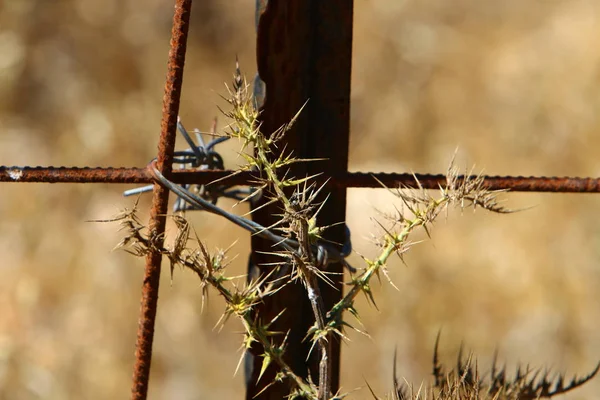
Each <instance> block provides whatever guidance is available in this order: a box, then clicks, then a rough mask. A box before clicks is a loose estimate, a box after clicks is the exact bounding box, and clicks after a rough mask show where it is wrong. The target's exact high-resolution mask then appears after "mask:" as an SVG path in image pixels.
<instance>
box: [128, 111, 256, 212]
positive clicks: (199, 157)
mask: <svg viewBox="0 0 600 400" xmlns="http://www.w3.org/2000/svg"><path fill="white" fill-rule="evenodd" d="M215 130H216V121H215V123H214V125H213V129H212V131H211V135H213V136H216V135H215V133H214V131H215ZM177 131H178V132H179V133H180V134H181V135H182V136H183V138H184V139H185V141H186V142H187V144H188V145H189V146H190V147H189V148H188V149H186V150H183V151H176V152H174V157H173V165H174V166H176V167H177V168H176V169H179V170H186V169H187V170H189V169H192V170H199V171H207V170H212V171H215V170H219V171H222V170H224V169H225V165H224V163H223V157H221V155H220V154H219V153H218V152H217V151H216V150H215V147H216V146H217V145H218V144H220V143H223V142H225V141H227V140H229V139H230V138H229V136H216V137H215V138H214V139H212V140H211V141H210V142H209V143H208V144H206V143H205V141H204V139H203V137H202V133H201V132H200V131H199V130H198V129H195V130H194V133H195V135H196V139H197V141H198V143H199V144H196V143H195V142H194V140H193V139H192V138H191V136H190V134H189V132H188V131H187V130H186V129H185V127H184V126H183V123H182V122H181V119H180V118H178V119H177ZM153 161H156V159H154V160H153ZM183 187H184V188H185V189H186V190H188V191H190V192H194V193H197V194H198V195H199V196H200V197H201V198H203V199H205V200H208V201H210V202H211V203H212V204H213V205H214V204H217V200H218V199H219V197H227V198H231V199H234V200H238V201H243V200H245V199H246V198H249V197H254V198H257V196H251V195H252V194H253V193H254V194H257V192H256V190H254V189H253V188H247V189H236V188H233V189H232V188H231V187H228V186H226V185H197V184H189V183H187V184H184V185H183ZM152 188H153V185H146V186H142V187H139V188H135V189H130V190H126V191H125V192H123V195H124V196H133V195H139V194H142V193H146V192H151V191H152ZM196 207H197V206H196ZM198 209H199V210H202V209H204V208H202V207H200V208H195V206H194V205H193V204H191V203H188V202H186V201H184V199H183V198H181V197H177V200H176V201H175V204H174V206H173V212H178V211H190V210H198Z"/></svg>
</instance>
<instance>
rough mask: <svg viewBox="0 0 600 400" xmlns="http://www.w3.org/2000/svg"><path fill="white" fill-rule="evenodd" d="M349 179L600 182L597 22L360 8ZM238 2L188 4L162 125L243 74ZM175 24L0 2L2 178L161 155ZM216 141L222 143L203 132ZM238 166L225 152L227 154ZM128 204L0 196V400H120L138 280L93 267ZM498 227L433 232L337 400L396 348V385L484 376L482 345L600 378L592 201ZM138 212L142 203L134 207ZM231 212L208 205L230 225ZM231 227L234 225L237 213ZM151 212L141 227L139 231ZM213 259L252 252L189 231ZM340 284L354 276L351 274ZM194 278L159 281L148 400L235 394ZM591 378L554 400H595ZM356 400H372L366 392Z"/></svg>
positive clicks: (373, 380)
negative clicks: (171, 112) (215, 251)
mask: <svg viewBox="0 0 600 400" xmlns="http://www.w3.org/2000/svg"><path fill="white" fill-rule="evenodd" d="M355 4H356V10H355V44H354V49H355V50H354V66H353V93H352V101H353V103H352V140H351V157H350V168H351V170H360V171H407V170H414V171H419V172H432V173H438V172H442V171H444V169H445V168H446V166H447V163H448V161H449V159H450V157H451V155H452V153H453V152H454V149H455V147H456V146H459V152H458V161H459V163H461V164H464V165H466V166H470V165H472V164H477V166H478V167H482V168H483V167H484V168H485V171H486V172H487V173H489V174H525V175H530V174H531V175H533V174H536V175H537V174H540V175H541V174H544V175H554V174H560V175H567V174H568V175H584V176H600V161H599V159H598V149H600V135H598V134H597V133H596V131H597V129H598V127H599V126H600V121H599V120H598V110H599V108H600V91H598V88H599V82H600V81H599V80H600V75H599V72H600V47H598V45H597V43H596V40H595V39H596V38H597V37H599V36H600V3H598V2H595V1H591V0H590V1H586V0H546V1H529V2H523V1H517V0H505V1H502V2H496V1H491V0H485V1H484V0H470V1H469V0H460V1H452V2H449V1H444V0H421V1H415V0H413V1H408V0H371V1H366V0H356V1H355ZM253 7H254V2H253V1H249V0H244V1H242V0H229V1H216V0H213V1H203V2H196V4H194V9H193V12H192V18H193V23H192V26H191V33H190V43H189V46H188V56H187V57H188V58H187V59H188V61H187V64H186V75H185V81H184V82H185V83H184V91H183V99H182V109H181V116H182V118H183V120H184V121H185V123H186V125H187V126H188V127H199V128H201V129H208V128H209V126H210V121H211V119H212V118H213V117H214V116H215V115H217V114H218V112H217V109H216V107H215V105H216V104H220V99H219V96H218V94H219V93H223V91H224V88H223V82H225V81H229V80H230V77H231V73H232V65H233V60H234V57H235V54H238V55H239V57H240V60H241V63H242V66H243V67H244V69H245V72H246V74H247V76H248V77H249V78H251V77H253V75H254V70H255V67H254V65H255V60H254V40H253V38H254V27H253V21H254V20H253V18H254V16H253V12H254V10H253ZM171 17H172V2H171V1H165V0H147V1H140V0H125V1H117V0H102V1H100V0H76V1H75V0H70V1H69V0H62V1H53V2H49V1H34V0H4V2H2V6H1V7H0V164H4V165H92V166H95V165H100V166H132V165H137V166H142V165H145V164H146V163H147V162H148V160H149V159H150V158H152V157H153V156H154V154H155V151H156V142H157V135H158V132H159V124H160V122H159V121H160V108H161V100H162V94H163V80H164V76H165V72H166V56H167V51H168V40H169V33H170V24H171ZM221 126H222V124H221ZM222 150H223V153H224V156H225V160H226V165H228V166H229V167H234V166H235V165H236V164H237V163H240V162H241V161H240V160H238V159H236V156H235V150H236V143H230V144H228V145H226V146H223V148H222ZM126 188H127V187H126V186H109V185H100V184H96V185H48V184H28V185H18V184H2V185H1V186H0V215H1V218H0V254H1V255H2V256H1V257H0V276H1V278H0V398H1V399H32V398H44V399H69V398H85V399H106V398H123V397H126V396H128V393H129V384H130V376H131V371H132V364H133V352H134V341H135V330H136V328H137V312H138V307H139V295H140V280H141V277H142V266H143V261H142V260H138V259H134V258H133V257H131V256H129V255H127V254H125V253H123V252H112V253H111V252H110V249H111V248H112V247H113V246H114V245H115V244H116V243H117V242H118V241H119V239H120V235H119V233H118V232H116V230H117V226H116V225H108V224H97V223H88V222H85V221H86V220H91V219H100V218H107V217H110V216H111V215H114V214H115V213H117V212H118V211H119V209H121V208H123V207H125V206H130V205H131V204H132V200H131V199H124V198H122V197H121V194H120V193H121V191H122V190H124V189H126ZM507 198H508V199H509V204H510V205H511V206H514V207H523V206H530V205H534V206H536V207H535V208H533V209H531V210H528V211H525V212H522V213H520V214H516V215H509V216H498V215H487V214H485V213H482V212H481V213H480V212H477V213H476V214H475V215H473V214H472V213H470V212H469V213H466V214H465V215H464V216H459V215H458V213H456V214H454V215H451V216H450V217H449V218H448V220H447V221H441V223H440V224H439V225H438V227H437V229H435V230H434V233H433V239H432V240H430V241H427V242H425V243H423V244H420V245H418V246H416V247H415V248H414V249H413V250H412V252H411V253H410V254H409V255H408V256H407V262H408V267H406V266H404V265H402V264H400V263H396V264H393V265H391V270H392V271H393V272H392V276H393V279H394V281H395V283H396V285H397V286H398V287H399V289H400V290H399V291H395V290H394V289H393V288H391V287H390V286H389V285H386V284H383V285H382V287H381V288H376V293H377V299H378V304H379V311H377V310H374V309H372V308H368V307H367V305H366V304H364V303H363V304H362V306H363V307H362V310H363V322H364V324H365V326H366V328H367V329H368V331H369V332H370V333H371V336H372V338H371V339H367V338H364V337H361V336H360V335H357V334H350V337H351V339H352V341H351V342H350V343H349V345H348V346H344V350H343V371H342V372H343V375H342V384H343V387H344V388H345V389H346V390H351V389H354V388H356V387H359V386H363V387H364V386H365V385H364V383H365V380H367V381H368V382H369V383H370V384H371V385H372V386H373V388H374V389H375V390H376V391H377V392H378V393H380V394H384V393H386V392H387V391H389V390H391V386H392V379H391V378H392V376H391V375H392V358H393V350H394V349H395V348H397V349H398V372H399V374H400V375H402V376H405V377H406V378H407V379H408V380H409V381H410V382H415V383H416V384H419V383H420V382H421V381H422V380H424V379H429V374H430V369H431V363H430V360H431V352H432V348H433V343H434V339H435V335H436V333H437V331H438V330H439V329H440V328H443V335H442V343H441V351H442V357H443V360H444V361H446V363H450V362H453V361H454V357H455V355H456V352H457V350H458V346H459V344H460V342H461V341H464V342H465V344H466V345H467V348H468V349H470V350H472V351H474V352H475V353H477V354H478V355H479V360H480V365H481V366H482V368H483V369H485V368H486V366H487V365H488V364H489V361H490V360H491V356H492V353H493V350H494V349H495V348H496V347H498V348H499V350H500V357H501V359H502V360H506V362H507V364H508V365H509V366H514V365H516V363H517V362H519V361H521V362H528V361H529V362H531V363H533V364H535V365H548V366H552V367H553V369H554V370H555V371H558V372H572V373H575V372H579V373H584V372H587V371H588V370H591V369H592V368H593V366H594V365H595V363H596V362H597V360H598V359H600V335H599V334H598V330H599V329H600V324H599V323H598V321H600V296H599V295H598V293H597V290H598V287H600V213H599V212H598V210H599V206H600V196H597V195H546V194H544V195H542V194H512V195H509V196H507ZM148 201H149V200H148V199H145V200H144V201H143V209H144V210H145V211H147V207H148ZM390 201H391V197H390V196H387V195H386V194H385V193H384V192H382V191H375V190H354V189H353V190H350V193H349V204H348V222H349V225H350V227H351V229H352V232H353V239H354V246H355V249H357V250H358V251H360V252H361V253H363V254H365V255H371V254H373V253H374V251H375V249H374V248H373V247H372V246H371V245H370V244H369V242H368V236H369V233H370V232H376V231H377V229H376V227H375V225H374V224H373V223H372V221H371V220H370V218H371V217H372V216H374V215H376V213H375V212H374V209H375V208H377V209H379V210H386V209H389V208H390V206H391V205H390ZM230 205H231V204H226V206H230ZM239 211H240V212H241V211H243V210H239ZM144 215H147V214H144ZM193 218H194V221H196V227H197V229H198V230H199V233H200V236H201V237H203V238H206V239H207V242H208V244H209V245H210V246H216V245H219V246H222V247H226V246H229V245H230V244H231V243H232V242H233V240H234V239H235V238H239V241H238V243H237V245H236V246H235V247H234V248H233V251H232V253H233V254H239V257H238V258H237V259H236V260H235V261H234V263H233V266H232V268H233V270H234V271H236V272H238V273H243V271H244V270H245V264H246V255H247V251H248V244H249V240H248V238H247V237H246V235H245V234H244V233H243V232H241V230H239V229H237V228H234V227H232V226H231V225H230V224H228V223H225V222H222V221H220V220H218V219H216V218H214V217H212V216H208V215H204V214H198V215H195V216H194V217H193ZM353 261H354V263H355V264H356V265H358V264H359V259H358V257H356V256H353ZM200 300H201V294H200V291H199V290H198V285H197V283H196V282H195V280H194V278H193V276H192V275H191V274H190V273H188V272H181V271H177V272H176V274H175V277H174V280H173V283H172V285H171V284H170V282H169V277H168V274H164V277H163V281H162V286H161V299H160V309H159V317H158V326H157V334H156V341H155V357H154V360H153V368H152V381H151V391H150V398H152V399H162V398H169V399H197V398H242V393H243V384H242V380H243V379H242V376H241V374H240V375H238V376H236V377H232V375H233V371H234V369H235V365H236V362H237V358H238V356H239V353H238V352H237V348H238V345H239V339H240V334H239V333H240V330H241V329H240V327H239V326H238V325H237V324H236V323H228V324H227V325H226V326H225V327H224V329H223V330H222V331H221V332H220V333H218V332H216V331H215V330H213V326H214V325H215V323H216V321H217V319H218V317H219V315H220V312H221V310H222V303H221V302H220V301H219V299H218V298H217V297H216V296H212V297H211V299H210V302H209V304H208V307H206V308H205V310H204V312H203V313H201V301H200ZM599 391H600V380H596V381H594V382H592V383H591V384H589V385H587V387H585V388H584V389H582V390H580V391H577V392H574V393H573V394H571V395H569V396H565V397H564V398H569V399H584V398H587V399H591V398H594V397H595V396H594V394H595V393H598V392H599ZM351 398H359V399H360V398H369V394H368V391H367V390H366V389H362V390H360V391H357V392H353V394H352V395H351Z"/></svg>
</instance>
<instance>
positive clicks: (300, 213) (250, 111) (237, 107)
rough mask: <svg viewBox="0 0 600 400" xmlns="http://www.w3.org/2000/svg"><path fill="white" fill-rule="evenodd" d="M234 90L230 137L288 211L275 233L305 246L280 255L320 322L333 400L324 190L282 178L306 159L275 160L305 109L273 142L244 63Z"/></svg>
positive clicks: (322, 387) (326, 393) (324, 383)
mask: <svg viewBox="0 0 600 400" xmlns="http://www.w3.org/2000/svg"><path fill="white" fill-rule="evenodd" d="M229 92H230V94H231V97H230V98H229V99H227V101H228V102H229V104H231V105H232V106H233V111H231V112H229V113H225V115H226V116H227V117H229V118H231V119H232V120H233V125H232V126H231V130H230V135H231V136H234V137H237V138H239V139H241V140H243V141H244V144H243V148H242V153H241V154H242V155H243V156H244V158H246V161H247V162H248V165H247V167H248V168H256V169H257V170H258V171H260V172H261V173H264V174H265V175H266V177H265V178H261V179H259V181H260V182H261V184H262V187H261V189H262V190H265V189H270V190H271V191H272V194H271V197H270V200H269V201H268V202H267V204H272V203H274V202H279V203H281V204H282V205H283V208H284V217H283V218H282V220H281V221H279V222H278V223H277V224H275V225H274V226H271V227H270V228H269V229H272V228H275V227H276V226H279V227H280V228H279V229H280V230H282V231H283V232H285V234H286V235H288V236H295V239H296V241H297V242H298V243H299V249H298V253H294V252H291V251H286V252H281V253H279V254H280V255H282V256H283V257H285V258H287V259H288V260H289V261H288V262H290V263H291V265H292V266H293V267H294V268H293V270H292V274H291V278H292V279H300V280H301V281H302V283H303V285H304V287H305V288H306V291H307V295H308V299H309V301H310V304H311V308H312V311H313V314H314V318H315V327H313V328H312V329H311V330H312V333H313V338H314V340H315V341H316V343H318V346H319V351H320V356H321V360H320V362H319V385H318V394H317V398H318V399H319V400H327V399H329V398H330V397H331V382H330V376H331V368H332V363H331V361H332V360H331V357H330V354H331V340H330V334H331V333H330V332H329V331H328V330H327V329H326V321H325V312H326V310H325V304H324V303H323V298H322V296H321V291H320V288H319V284H318V280H317V276H318V275H322V272H321V271H319V269H318V268H317V265H316V264H317V262H316V260H315V257H314V254H313V251H312V247H313V245H314V244H316V242H317V240H318V239H319V235H318V234H319V233H320V229H319V228H318V227H316V216H317V214H318V211H319V210H318V209H316V210H315V208H316V207H315V205H314V204H313V203H314V200H315V198H316V196H317V195H318V193H319V192H320V190H321V189H322V187H321V188H320V189H318V190H312V189H313V186H312V185H310V186H308V187H307V186H306V183H307V181H308V180H309V179H310V177H309V178H304V179H285V178H283V179H280V177H279V175H278V174H277V171H278V170H279V169H281V168H282V167H285V166H288V165H290V164H292V163H295V162H299V161H301V160H298V159H294V158H292V156H291V155H287V156H286V155H285V152H284V151H282V152H281V153H280V155H279V156H278V157H277V158H276V159H275V160H271V157H269V156H270V155H272V154H273V151H272V148H273V147H276V145H277V142H278V141H279V140H280V139H281V138H283V136H284V135H285V133H286V132H287V131H288V130H289V129H290V128H291V126H292V125H293V123H294V122H295V121H296V119H297V117H298V115H299V114H300V111H301V110H300V111H299V112H298V113H297V114H296V115H295V116H294V118H293V119H292V120H291V121H290V123H289V124H286V125H284V126H282V127H281V128H280V129H278V130H277V131H276V132H274V133H273V134H271V136H270V137H269V138H267V137H266V136H265V135H263V134H262V133H261V132H260V127H259V126H258V111H257V110H256V108H255V107H254V106H253V105H252V102H251V98H250V96H249V93H248V90H247V85H246V82H245V80H244V79H243V78H242V74H241V72H240V70H239V66H238V65H236V73H235V75H234V81H233V90H229ZM249 146H252V148H253V149H254V155H250V154H247V153H244V152H243V151H244V150H245V149H246V148H248V147H249ZM300 184H304V188H303V190H300V189H298V190H297V191H296V192H295V193H294V195H292V198H289V197H288V196H287V195H286V193H285V191H284V188H286V187H294V186H299V185H300ZM322 276H323V275H322ZM309 333H310V332H309Z"/></svg>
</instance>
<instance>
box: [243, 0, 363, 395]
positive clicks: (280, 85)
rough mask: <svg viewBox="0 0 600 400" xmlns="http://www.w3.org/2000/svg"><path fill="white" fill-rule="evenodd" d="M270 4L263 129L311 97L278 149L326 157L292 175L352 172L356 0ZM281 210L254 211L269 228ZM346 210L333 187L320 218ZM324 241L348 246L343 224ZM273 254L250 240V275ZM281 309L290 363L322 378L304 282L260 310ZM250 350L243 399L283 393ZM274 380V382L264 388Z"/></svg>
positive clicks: (273, 0)
mask: <svg viewBox="0 0 600 400" xmlns="http://www.w3.org/2000/svg"><path fill="white" fill-rule="evenodd" d="M263 3H264V2H263V1H259V3H258V4H259V5H262V4H263ZM266 3H267V5H266V9H265V10H264V12H263V14H262V16H261V17H260V22H259V26H258V37H257V61H258V72H259V75H260V77H261V78H262V80H263V81H264V82H265V85H266V98H265V102H264V106H263V110H262V114H261V119H262V121H261V122H262V125H261V130H262V131H263V133H265V134H270V133H271V132H274V131H276V130H277V129H278V128H279V127H280V126H282V125H283V124H285V123H287V122H289V121H290V119H291V118H292V117H293V116H294V115H295V114H296V113H297V112H298V110H299V109H300V108H301V107H302V105H303V104H304V103H305V102H306V101H308V103H307V105H306V107H305V109H304V111H303V112H302V114H301V115H300V117H299V119H298V121H297V122H296V123H295V124H294V127H293V128H292V130H291V131H290V132H289V133H288V134H286V137H285V138H284V139H283V141H284V142H285V143H284V144H282V145H281V146H278V147H279V149H286V150H285V151H286V152H293V154H294V156H295V157H298V158H301V159H311V158H323V159H326V160H325V161H318V162H310V163H301V164H294V165H293V166H292V168H291V173H290V175H288V176H296V177H303V176H306V175H312V174H314V173H316V172H325V174H326V175H328V176H335V175H342V176H343V175H345V174H347V169H348V138H349V125H350V118H349V115H350V72H351V60H352V22H353V21H352V17H353V1H352V0H328V1H321V0H268V2H266ZM275 151H277V150H276V149H275ZM279 151H280V150H279ZM274 157H277V154H275V155H274ZM321 200H323V199H321ZM260 206H261V204H258V205H257V207H260ZM280 212H281V210H280V209H279V208H278V207H277V206H276V205H275V206H270V207H263V208H260V209H257V210H256V211H255V212H254V213H253V218H254V219H255V220H256V221H257V222H259V223H260V224H262V225H264V226H271V225H272V223H273V222H274V217H273V216H274V215H277V214H279V213H280ZM345 213H346V189H345V188H344V187H336V188H332V189H331V193H330V197H329V200H328V201H327V203H326V205H325V207H324V208H323V210H322V211H321V213H320V214H319V220H318V223H319V225H322V226H326V225H331V224H335V223H339V222H343V221H344V220H345ZM326 239H327V240H330V241H332V242H334V243H344V239H345V238H344V227H343V225H337V226H335V227H333V228H331V229H329V230H328V231H327V232H326ZM270 251H272V248H271V243H266V242H265V241H264V240H261V239H260V238H258V237H253V239H252V254H251V262H250V271H249V272H250V276H255V275H256V273H257V272H256V270H257V269H260V268H261V267H260V264H262V263H268V262H272V261H278V260H273V259H270V258H269V256H268V255H266V254H265V253H264V252H270ZM330 271H331V272H334V273H336V272H337V273H340V274H339V275H332V277H333V279H337V282H336V289H333V288H331V287H329V286H328V285H322V286H321V293H322V296H323V300H324V302H325V306H326V308H328V309H329V308H331V306H332V305H333V304H334V302H336V301H337V300H338V299H340V298H341V295H342V277H343V275H342V274H341V273H342V272H343V270H342V267H341V265H339V264H338V265H331V266H330ZM281 310H286V312H285V313H284V314H283V315H282V316H281V317H280V318H279V319H278V320H277V321H276V322H275V323H274V324H273V325H272V326H271V329H273V330H277V331H280V332H286V333H287V334H288V336H287V338H288V339H287V346H286V353H285V358H286V361H287V362H288V364H289V365H290V366H291V367H292V369H293V370H294V372H295V373H296V374H298V375H300V376H303V377H305V378H307V377H308V376H309V375H311V378H312V381H313V382H318V380H319V379H318V376H317V371H318V360H319V356H318V354H316V353H317V352H316V351H313V352H312V353H311V357H310V358H308V354H309V352H310V347H311V344H310V342H309V341H306V340H303V339H304V337H305V336H306V332H307V330H308V329H309V327H310V326H311V325H312V324H313V323H314V317H313V314H312V312H311V309H310V305H309V303H308V300H307V296H306V292H305V290H304V288H303V287H302V286H301V285H288V286H286V288H285V290H282V291H280V292H278V293H277V294H276V295H274V296H271V297H269V298H267V299H265V301H264V302H263V303H261V304H260V305H259V306H258V307H257V310H256V312H257V314H258V318H260V319H261V320H262V321H269V320H271V318H273V317H274V316H275V315H277V314H278V313H279V312H280V311H281ZM332 347H333V349H332V355H331V359H332V364H333V365H332V366H333V370H332V376H331V378H332V379H331V390H332V392H334V393H335V392H336V391H337V390H338V387H339V366H340V343H339V341H334V343H333V346H332ZM250 354H251V356H249V358H250V360H249V361H248V364H249V365H248V377H247V391H246V399H257V398H258V399H278V400H279V399H282V398H285V397H286V396H287V395H288V394H289V389H290V388H289V386H288V385H287V382H275V381H274V378H275V374H276V371H275V368H269V369H267V371H266V372H265V373H264V374H263V376H262V378H261V380H260V381H258V375H259V371H260V370H261V364H262V359H261V357H260V354H261V348H260V346H258V345H257V346H255V347H254V348H252V349H251V350H250ZM271 382H272V383H273V384H272V385H271V386H269V387H268V388H267V389H266V390H264V391H262V390H263V389H264V387H265V386H266V385H267V384H268V383H269V384H270V383H271ZM261 391H262V392H261ZM259 393H260V394H259Z"/></svg>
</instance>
